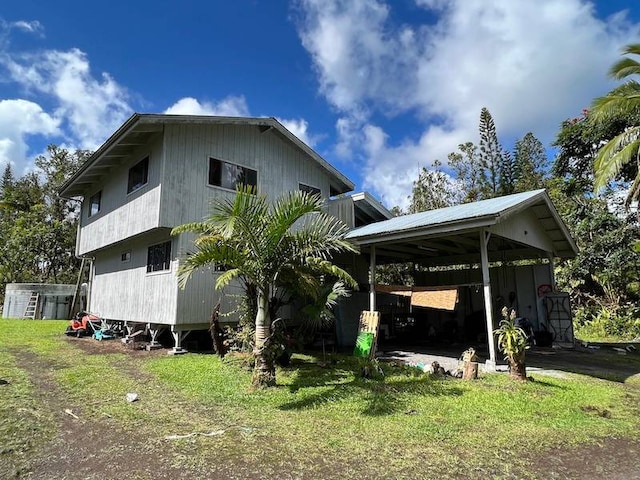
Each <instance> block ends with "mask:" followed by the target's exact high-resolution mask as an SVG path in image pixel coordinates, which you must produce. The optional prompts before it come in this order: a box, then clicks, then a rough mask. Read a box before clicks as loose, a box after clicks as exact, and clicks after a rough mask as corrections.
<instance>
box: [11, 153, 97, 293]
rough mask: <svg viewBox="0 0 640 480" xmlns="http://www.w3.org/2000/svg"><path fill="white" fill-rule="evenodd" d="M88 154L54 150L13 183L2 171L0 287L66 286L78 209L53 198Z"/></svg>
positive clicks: (73, 270)
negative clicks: (22, 284) (29, 284)
mask: <svg viewBox="0 0 640 480" xmlns="http://www.w3.org/2000/svg"><path fill="white" fill-rule="evenodd" d="M87 156H88V152H85V151H76V152H69V151H67V150H65V149H62V148H58V147H56V146H53V145H52V146H49V147H48V154H47V155H46V156H44V155H43V156H40V157H38V158H37V159H36V160H35V169H34V171H32V172H29V173H27V174H25V175H24V176H23V177H21V178H18V179H16V178H14V176H13V172H12V171H11V167H9V166H8V167H6V168H5V170H4V172H3V176H2V183H1V184H0V205H2V208H1V209H0V287H1V288H2V291H4V285H5V284H6V283H11V282H52V283H67V282H68V283H72V282H74V281H75V279H76V276H77V268H78V260H77V259H76V258H75V256H74V252H75V240H76V230H77V222H78V220H77V218H78V210H79V203H78V202H74V201H71V200H66V199H62V198H60V197H59V196H58V195H57V191H58V189H59V188H60V186H61V185H62V184H63V182H64V181H66V179H67V178H69V177H70V175H71V174H72V173H73V172H74V171H75V169H77V168H78V166H79V165H80V164H81V163H82V162H84V161H85V160H86V158H87Z"/></svg>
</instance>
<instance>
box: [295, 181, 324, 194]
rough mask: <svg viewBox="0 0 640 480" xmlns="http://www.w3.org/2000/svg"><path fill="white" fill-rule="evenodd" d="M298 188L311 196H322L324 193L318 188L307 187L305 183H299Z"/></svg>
mask: <svg viewBox="0 0 640 480" xmlns="http://www.w3.org/2000/svg"><path fill="white" fill-rule="evenodd" d="M298 187H299V188H300V190H302V191H303V192H307V193H308V194H309V195H320V194H321V193H322V192H321V191H320V189H319V188H317V187H312V186H310V185H305V184H304V183H299V184H298Z"/></svg>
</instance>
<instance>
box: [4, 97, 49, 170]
mask: <svg viewBox="0 0 640 480" xmlns="http://www.w3.org/2000/svg"><path fill="white" fill-rule="evenodd" d="M59 127H60V120H59V119H57V118H54V117H52V116H51V115H49V114H48V113H46V112H44V111H43V110H42V108H41V107H40V105H38V104H37V103H34V102H30V101H27V100H21V99H13V100H0V165H5V164H7V163H9V164H12V165H18V167H19V170H18V171H16V173H17V174H19V175H22V173H23V169H24V168H25V165H24V159H25V158H26V156H27V151H28V146H27V142H26V138H27V137H28V136H29V135H37V134H39V135H47V136H48V135H58V134H59V133H60V130H59Z"/></svg>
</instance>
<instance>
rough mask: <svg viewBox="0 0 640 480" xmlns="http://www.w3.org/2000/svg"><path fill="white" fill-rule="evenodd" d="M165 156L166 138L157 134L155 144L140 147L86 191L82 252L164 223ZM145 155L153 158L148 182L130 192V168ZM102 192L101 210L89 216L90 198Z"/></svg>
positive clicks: (90, 250)
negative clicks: (162, 194)
mask: <svg viewBox="0 0 640 480" xmlns="http://www.w3.org/2000/svg"><path fill="white" fill-rule="evenodd" d="M162 155H163V153H162V139H161V137H159V136H158V137H154V138H153V140H152V143H151V144H149V145H147V146H144V147H142V148H139V149H138V150H136V151H135V152H134V153H133V154H132V155H130V156H129V157H128V158H126V159H124V161H123V163H122V164H120V165H119V166H118V167H114V168H113V169H112V170H111V171H110V172H108V174H106V175H105V179H104V180H103V181H102V182H100V183H99V184H97V185H96V186H94V187H93V188H91V190H89V191H87V192H86V195H85V197H84V201H83V204H82V209H81V215H80V227H81V229H80V235H79V238H78V244H77V246H76V252H77V253H78V254H79V255H85V254H87V253H89V252H92V251H95V250H97V249H99V248H103V247H106V246H108V245H111V244H113V243H116V242H119V241H121V240H125V239H127V238H129V237H131V236H134V235H138V234H140V233H142V232H145V231H147V230H150V229H152V228H156V227H159V226H161V225H160V224H159V211H160V197H161V194H160V178H161V170H162ZM145 157H149V170H148V181H147V184H146V185H145V186H143V187H141V188H140V189H138V190H136V191H135V192H132V193H130V194H127V181H128V177H129V169H130V168H131V167H132V166H134V165H135V164H137V163H138V162H140V161H141V160H143V159H144V158H145ZM99 191H101V192H102V194H101V201H100V203H101V205H100V212H98V214H96V215H93V216H91V217H89V198H90V197H91V196H92V195H93V194H95V193H97V192H99Z"/></svg>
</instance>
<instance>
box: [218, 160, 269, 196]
mask: <svg viewBox="0 0 640 480" xmlns="http://www.w3.org/2000/svg"><path fill="white" fill-rule="evenodd" d="M209 185H214V186H216V187H222V188H227V189H229V190H236V189H237V188H238V187H241V186H244V185H248V186H251V187H253V188H254V191H257V187H258V172H257V171H256V170H253V169H251V168H247V167H241V166H240V165H234V164H233V163H229V162H223V161H222V160H218V159H217V158H210V159H209Z"/></svg>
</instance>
